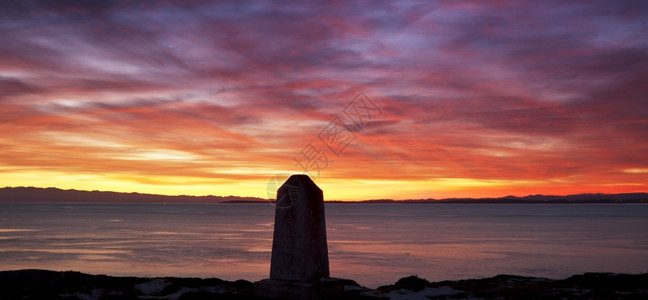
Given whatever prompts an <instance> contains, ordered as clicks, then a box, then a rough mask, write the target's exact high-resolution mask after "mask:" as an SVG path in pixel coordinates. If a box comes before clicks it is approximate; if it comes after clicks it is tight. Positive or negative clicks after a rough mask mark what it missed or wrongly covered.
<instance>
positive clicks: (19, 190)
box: [0, 187, 266, 203]
mask: <svg viewBox="0 0 648 300" xmlns="http://www.w3.org/2000/svg"><path fill="white" fill-rule="evenodd" d="M261 201H266V200H264V199H261V198H255V197H238V196H225V197H222V196H187V195H182V196H167V195H155V194H140V193H118V192H103V191H79V190H62V189H57V188H35V187H6V188H1V189H0V202H112V203H222V202H261Z"/></svg>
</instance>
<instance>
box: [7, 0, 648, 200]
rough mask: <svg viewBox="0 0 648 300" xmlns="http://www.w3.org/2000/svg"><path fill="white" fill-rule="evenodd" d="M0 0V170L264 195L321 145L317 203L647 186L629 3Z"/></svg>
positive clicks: (642, 97) (642, 65)
mask: <svg viewBox="0 0 648 300" xmlns="http://www.w3.org/2000/svg"><path fill="white" fill-rule="evenodd" d="M3 6H4V7H3V9H2V10H0V16H2V18H0V28H2V30H0V39H1V40H2V41H3V43H2V45H0V116H1V117H0V151H1V152H0V153H2V155H0V182H1V183H2V186H35V187H57V188H63V189H78V190H106V191H108V190H109V191H116V192H140V193H153V194H166V195H217V196H227V195H236V196H244V197H245V196H251V197H260V198H266V186H267V183H268V181H269V180H270V179H271V178H272V176H274V175H276V174H281V173H302V172H304V169H303V168H302V167H301V166H300V165H299V164H298V163H297V160H296V159H299V158H300V156H301V158H302V159H303V158H304V157H303V154H304V153H308V154H309V155H313V154H314V153H317V154H318V155H320V156H317V157H318V158H322V156H321V154H322V153H325V155H326V157H325V159H324V160H322V159H320V160H318V161H317V162H313V161H312V160H311V161H310V166H311V168H310V169H308V170H306V171H308V172H310V175H311V177H314V180H315V182H316V183H317V184H318V185H319V186H320V187H322V189H323V190H324V192H325V199H327V200H366V199H381V198H390V199H418V198H449V197H474V198H481V197H502V196H507V195H515V196H526V195H531V194H553V195H566V194H577V193H632V192H646V191H648V154H647V153H648V105H646V95H647V92H648V90H647V85H646V83H645V78H648V66H647V65H646V64H647V62H648V43H646V40H645V38H644V33H645V32H647V31H648V22H647V21H646V20H647V19H648V18H645V17H646V15H648V5H645V4H643V3H635V2H620V3H595V4H593V3H569V4H567V3H566V4H562V5H561V6H556V5H553V4H549V3H509V2H477V1H475V2H470V1H469V2H462V3H460V4H459V3H446V2H441V3H428V2H416V1H414V2H412V1H395V2H386V3H379V4H377V3H374V4H372V5H371V7H369V6H366V7H364V6H362V5H350V4H349V5H342V4H340V5H330V4H327V3H326V2H320V3H301V2H295V3H292V4H289V5H286V4H284V5H275V4H272V3H265V4H256V5H253V4H250V3H243V2H233V3H219V4H215V3H210V2H208V1H206V2H203V1H194V2H191V3H183V2H182V1H166V2H164V3H163V4H145V3H137V4H128V3H122V2H119V1H114V2H111V1H105V2H101V3H95V2H92V3H91V2H88V3H84V2H78V3H77V2H74V3H57V4H48V5H45V4H43V5H39V4H33V3H20V2H18V3H13V2H11V3H7V4H3ZM363 93H364V95H365V96H364V97H365V98H363V99H365V102H363V103H362V104H363V105H365V106H359V105H353V104H352V101H354V99H357V98H356V97H358V95H362V94H363ZM355 104H358V103H355ZM349 105H350V106H349ZM367 105H369V106H367ZM363 107H364V108H367V107H369V108H373V109H374V110H362V109H363ZM354 109H355V113H358V114H360V115H362V114H364V115H363V116H364V117H363V118H361V120H360V121H361V123H362V124H359V123H357V122H358V121H359V119H357V117H358V115H355V117H356V119H354V115H353V113H354ZM358 109H360V110H359V111H358ZM335 117H337V118H338V119H337V120H339V123H337V125H342V126H338V127H336V128H335V129H336V130H337V133H338V134H339V135H338V136H337V139H335V137H334V138H333V139H331V141H335V142H336V143H337V144H336V145H334V146H333V148H334V149H331V148H329V146H331V145H328V144H327V141H326V138H325V137H324V136H323V133H322V132H323V131H325V130H326V129H329V130H331V127H330V126H331V124H334V123H335V120H336V119H334V118H335ZM354 121H356V122H354ZM328 132H329V133H330V132H331V131H328ZM325 133H326V132H325ZM325 133H324V134H325ZM309 143H311V144H309ZM309 145H311V146H313V148H308V147H309ZM303 151H305V152H303ZM308 151H311V152H308ZM313 151H314V152H313ZM315 163H319V172H317V171H316V170H314V169H313V168H312V167H313V166H315ZM324 165H325V167H324Z"/></svg>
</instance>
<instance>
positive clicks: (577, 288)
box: [0, 270, 648, 299]
mask: <svg viewBox="0 0 648 300" xmlns="http://www.w3.org/2000/svg"><path fill="white" fill-rule="evenodd" d="M345 284H346V286H345V288H344V290H345V292H344V295H343V296H342V297H337V298H336V299H648V274H638V275H628V274H610V273H586V274H583V275H575V276H572V277H569V278H567V279H562V280H552V279H546V278H534V277H521V276H513V275H498V276H495V277H491V278H483V279H470V280H458V281H441V282H428V281H427V280H425V279H422V278H418V277H416V276H410V277H406V278H402V279H400V280H398V281H397V282H396V283H395V284H393V285H387V286H381V287H379V288H377V289H368V288H364V287H361V286H360V285H358V284H357V283H355V282H354V281H352V280H348V281H346V283H345ZM0 299H263V298H260V297H255V296H254V294H253V283H252V282H250V281H246V280H237V281H224V280H221V279H217V278H209V279H200V278H177V277H160V278H142V277H113V276H106V275H89V274H84V273H79V272H71V271H68V272H55V271H45V270H20V271H3V272H0Z"/></svg>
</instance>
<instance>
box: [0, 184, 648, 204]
mask: <svg viewBox="0 0 648 300" xmlns="http://www.w3.org/2000/svg"><path fill="white" fill-rule="evenodd" d="M7 202H12V203H34V202H36V203H37V202H44V203H49V202H51V203H168V204H173V203H175V204H201V203H272V202H273V201H269V200H267V199H263V198H258V197H240V196H188V195H179V196H168V195H156V194H141V193H119V192H107V191H80V190H63V189H58V188H36V187H5V188H0V203H7ZM326 203H363V204H364V203H386V204H390V203H391V204H405V203H429V204H443V203H461V204H473V203H474V204H542V203H547V204H560V203H566V204H581V203H582V204H592V203H594V204H595V203H619V204H622V203H648V193H623V194H575V195H565V196H554V195H528V196H524V197H517V196H506V197H499V198H444V199H432V198H428V199H409V200H393V199H374V200H359V201H339V200H328V201H326Z"/></svg>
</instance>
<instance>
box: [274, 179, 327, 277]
mask: <svg viewBox="0 0 648 300" xmlns="http://www.w3.org/2000/svg"><path fill="white" fill-rule="evenodd" d="M325 277H329V261H328V246H327V244H326V221H325V217H324V196H323V194H322V190H321V189H320V188H318V187H317V185H315V183H314V182H313V181H312V180H311V179H310V178H309V177H308V176H306V175H293V176H291V177H290V178H288V180H286V182H285V183H284V184H283V185H282V186H281V187H280V188H279V190H278V191H277V206H276V209H275V224H274V237H273V240H272V260H271V262H270V279H271V280H285V281H299V282H312V281H313V280H317V279H320V278H325Z"/></svg>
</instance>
